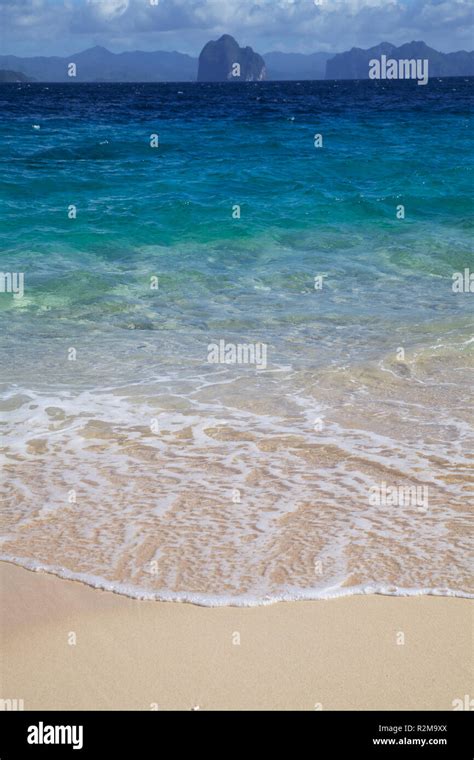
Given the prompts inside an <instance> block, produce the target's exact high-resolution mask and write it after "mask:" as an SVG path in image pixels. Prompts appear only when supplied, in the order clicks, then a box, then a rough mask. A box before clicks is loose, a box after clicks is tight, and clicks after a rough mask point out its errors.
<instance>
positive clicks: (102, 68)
mask: <svg viewBox="0 0 474 760" xmlns="http://www.w3.org/2000/svg"><path fill="white" fill-rule="evenodd" d="M70 63H75V64H76V73H77V76H76V77H69V76H68V66H69V64H70ZM0 68H8V69H15V71H19V72H22V73H24V74H26V75H27V76H30V77H34V78H35V79H37V80H39V81H40V82H71V81H73V82H194V81H195V80H196V75H197V60H196V58H192V57H191V56H189V55H185V54H183V53H176V52H172V53H167V52H164V51H157V52H153V53H144V52H140V51H132V52H127V53H111V52H110V50H107V49H106V48H104V47H100V46H97V47H93V48H89V49H88V50H84V51H83V52H82V53H76V54H75V55H70V56H68V57H67V58H66V57H64V58H59V57H56V56H52V57H36V58H17V57H16V56H13V55H1V56H0Z"/></svg>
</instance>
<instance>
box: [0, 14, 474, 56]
mask: <svg viewBox="0 0 474 760" xmlns="http://www.w3.org/2000/svg"><path fill="white" fill-rule="evenodd" d="M154 3H155V4H154ZM318 3H320V4H318ZM473 10H474V0H0V19H1V32H0V52H1V53H14V54H17V55H66V54H70V53H75V52H78V51H80V50H83V49H85V48H87V47H91V46H92V45H104V46H105V47H108V48H109V49H110V50H113V51H114V52H120V51H122V50H179V51H181V52H186V53H190V54H192V55H198V54H199V52H200V50H201V48H202V47H203V45H204V44H205V43H206V42H207V41H208V40H210V39H216V38H217V37H218V36H220V35H221V34H224V33H229V34H232V35H233V36H234V37H236V39H237V40H238V42H239V43H240V44H241V45H252V46H253V47H254V48H255V49H256V50H257V51H258V52H260V53H266V52H270V51H271V50H284V51H287V52H290V51H291V52H302V53H309V52H315V51H319V50H321V51H328V52H338V51H342V50H347V49H349V48H351V47H353V46H356V47H370V46H371V45H375V44H377V43H378V42H382V41H388V42H393V43H395V44H401V43H403V42H410V41H411V40H424V41H425V42H427V43H428V45H431V46H432V47H435V48H437V49H438V50H443V51H445V52H449V51H452V50H460V49H466V50H471V49H472V48H473V47H474V42H473Z"/></svg>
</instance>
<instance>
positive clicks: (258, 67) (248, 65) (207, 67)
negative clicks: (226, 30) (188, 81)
mask: <svg viewBox="0 0 474 760" xmlns="http://www.w3.org/2000/svg"><path fill="white" fill-rule="evenodd" d="M266 76H267V72H266V67H265V61H264V60H263V58H262V56H261V55H259V54H258V53H254V51H253V50H252V48H251V47H246V48H241V47H239V44H238V42H237V41H236V40H235V39H234V38H233V37H231V36H230V34H224V35H223V36H222V37H221V38H220V39H218V40H216V41H215V42H214V41H212V42H208V43H207V45H205V46H204V48H203V49H202V52H201V55H200V56H199V68H198V77H197V78H198V82H227V81H229V82H230V81H236V82H261V81H262V80H263V79H266Z"/></svg>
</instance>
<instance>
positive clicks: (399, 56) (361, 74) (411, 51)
mask: <svg viewBox="0 0 474 760" xmlns="http://www.w3.org/2000/svg"><path fill="white" fill-rule="evenodd" d="M382 55H386V56H387V58H394V59H396V60H397V61H398V60H406V59H408V60H410V59H415V60H417V59H421V60H425V59H427V60H428V61H429V76H430V77H456V76H474V51H472V52H470V53H468V52H466V51H465V50H460V51H459V52H457V53H439V52H438V51H437V50H434V49H433V48H430V47H428V45H426V44H425V43H424V42H407V43H406V44H405V45H401V46H400V47H396V46H395V45H392V44H391V43H390V42H382V43H380V45H376V46H375V47H372V48H369V49H368V50H362V49H361V48H352V50H349V51H348V52H346V53H338V54H337V55H335V56H334V58H330V59H329V60H328V62H327V63H326V79H368V78H369V61H371V60H372V59H380V57H381V56H382Z"/></svg>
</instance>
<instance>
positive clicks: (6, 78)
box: [0, 69, 33, 82]
mask: <svg viewBox="0 0 474 760" xmlns="http://www.w3.org/2000/svg"><path fill="white" fill-rule="evenodd" d="M32 81H33V80H32V79H31V78H30V77H27V76H26V74H23V73H22V72H21V71H12V70H11V69H0V82H32Z"/></svg>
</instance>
